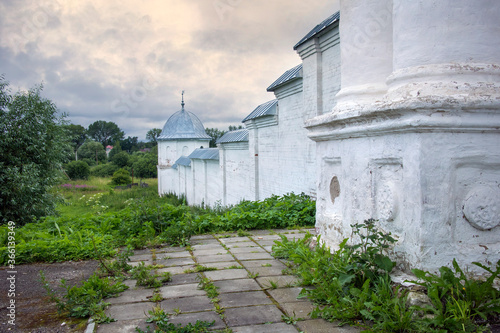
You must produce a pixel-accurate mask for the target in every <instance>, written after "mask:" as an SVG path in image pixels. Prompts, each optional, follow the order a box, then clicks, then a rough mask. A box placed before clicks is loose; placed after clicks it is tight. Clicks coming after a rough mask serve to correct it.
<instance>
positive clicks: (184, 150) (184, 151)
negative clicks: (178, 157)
mask: <svg viewBox="0 0 500 333" xmlns="http://www.w3.org/2000/svg"><path fill="white" fill-rule="evenodd" d="M188 155H189V148H188V146H184V147H182V156H188Z"/></svg>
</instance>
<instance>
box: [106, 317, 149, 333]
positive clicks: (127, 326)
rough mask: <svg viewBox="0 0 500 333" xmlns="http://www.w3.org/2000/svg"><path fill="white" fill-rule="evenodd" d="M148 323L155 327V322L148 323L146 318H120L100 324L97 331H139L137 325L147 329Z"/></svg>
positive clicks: (115, 332)
mask: <svg viewBox="0 0 500 333" xmlns="http://www.w3.org/2000/svg"><path fill="white" fill-rule="evenodd" d="M148 325H149V326H150V327H151V328H153V327H152V326H153V324H150V323H146V320H145V319H134V320H120V321H115V322H112V323H109V324H100V325H99V326H98V327H97V330H96V333H137V331H136V330H135V328H136V327H139V328H140V329H141V330H143V331H146V330H147V327H148Z"/></svg>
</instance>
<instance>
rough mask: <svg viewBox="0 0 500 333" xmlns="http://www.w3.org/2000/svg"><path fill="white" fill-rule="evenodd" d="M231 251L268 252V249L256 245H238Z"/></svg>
mask: <svg viewBox="0 0 500 333" xmlns="http://www.w3.org/2000/svg"><path fill="white" fill-rule="evenodd" d="M230 251H231V253H233V254H235V253H267V252H266V250H264V249H263V248H261V247H258V246H255V247H236V248H233V249H231V250H230Z"/></svg>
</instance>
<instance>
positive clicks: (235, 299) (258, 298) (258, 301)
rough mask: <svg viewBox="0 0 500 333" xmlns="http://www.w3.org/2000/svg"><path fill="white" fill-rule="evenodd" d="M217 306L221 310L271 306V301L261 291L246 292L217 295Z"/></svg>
mask: <svg viewBox="0 0 500 333" xmlns="http://www.w3.org/2000/svg"><path fill="white" fill-rule="evenodd" d="M219 300H220V302H219V304H220V305H221V306H222V307H223V308H234V307H241V306H250V305H266V304H273V301H272V300H271V299H270V298H269V296H267V295H266V293H264V292H263V291H260V290H259V291H246V292H241V293H228V294H220V295H219Z"/></svg>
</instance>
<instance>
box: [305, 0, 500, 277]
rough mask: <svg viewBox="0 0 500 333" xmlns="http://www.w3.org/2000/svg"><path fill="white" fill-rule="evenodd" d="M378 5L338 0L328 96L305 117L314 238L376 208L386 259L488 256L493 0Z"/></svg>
mask: <svg viewBox="0 0 500 333" xmlns="http://www.w3.org/2000/svg"><path fill="white" fill-rule="evenodd" d="M377 3H378V6H379V7H378V8H372V10H364V9H362V8H361V7H359V4H358V1H349V0H346V1H341V19H340V32H341V35H340V39H341V54H342V80H341V81H342V88H341V90H340V92H339V93H338V95H337V97H338V102H337V105H336V106H335V107H334V108H333V109H332V112H330V113H327V114H324V115H321V116H318V117H316V118H313V119H310V120H308V121H307V123H306V126H307V128H308V129H309V131H310V132H309V137H310V138H311V139H312V140H314V141H316V142H317V158H318V159H317V160H318V168H319V170H318V174H319V175H320V176H319V179H318V193H317V195H318V203H317V229H318V231H319V232H320V233H321V234H322V240H323V241H325V242H326V243H327V244H328V245H329V246H332V247H335V246H336V245H338V244H339V243H340V242H341V241H342V240H343V239H344V238H348V237H350V235H351V231H352V230H351V227H350V225H351V224H354V223H360V222H362V221H363V220H365V219H368V218H376V219H378V221H379V222H378V223H379V226H380V227H381V228H382V229H383V230H385V231H387V232H391V233H393V235H395V236H396V238H397V239H398V242H397V244H396V247H395V248H394V253H393V257H394V258H395V259H396V260H397V261H398V263H399V265H400V267H401V268H403V269H410V268H420V269H427V270H432V271H436V270H437V269H438V268H439V267H440V266H443V265H450V263H451V261H452V260H453V259H454V258H455V259H456V260H457V261H458V262H459V264H461V265H470V264H471V263H472V262H473V261H478V262H481V263H483V264H491V263H496V261H498V260H499V259H500V241H499V240H500V25H499V24H498V20H497V18H498V17H500V6H498V4H497V3H496V2H495V1H494V0H480V1H466V0H458V1H456V0H453V1H452V0H440V1H437V0H433V1H431V0H424V1H415V2H411V3H410V2H408V1H402V0H393V1H388V2H387V3H385V1H380V2H377ZM390 3H392V6H391V5H390ZM365 9H366V8H365ZM387 11H389V12H390V15H389V16H388V20H389V22H390V24H389V23H388V25H387V26H381V27H380V29H379V30H378V32H377V33H373V34H365V35H363V36H364V38H365V39H366V40H365V42H364V43H363V44H362V45H361V44H360V45H361V46H360V48H361V52H357V53H353V51H352V49H353V45H352V43H353V42H354V41H356V29H355V28H356V27H359V26H360V25H359V24H360V22H365V24H366V25H369V24H370V22H372V21H375V22H376V18H374V15H377V14H378V13H379V14H381V15H387V14H386V12H387ZM343 13H346V15H343ZM371 24H375V23H371ZM389 25H390V29H389V28H388V26H389ZM343 34H344V35H343ZM344 36H345V38H344ZM373 45H378V46H376V47H375V46H373ZM372 46H373V47H372ZM389 51H390V52H389ZM347 54H351V55H352V54H354V56H352V57H344V55H347ZM359 64H362V66H361V69H362V71H363V72H364V73H366V76H365V78H366V82H364V81H363V76H361V75H359V74H361V70H360V68H357V67H356V66H358V65H359ZM389 67H390V70H388V68H389ZM344 76H346V78H345V79H344ZM349 76H350V77H349ZM474 267H475V266H471V268H474Z"/></svg>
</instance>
